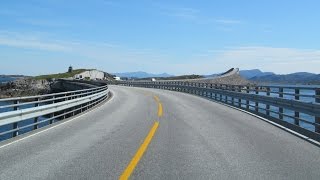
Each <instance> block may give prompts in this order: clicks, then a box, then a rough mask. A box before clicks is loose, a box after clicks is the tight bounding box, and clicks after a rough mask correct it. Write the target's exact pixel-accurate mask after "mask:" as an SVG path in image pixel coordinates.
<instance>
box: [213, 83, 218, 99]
mask: <svg viewBox="0 0 320 180" xmlns="http://www.w3.org/2000/svg"><path fill="white" fill-rule="evenodd" d="M214 89H216V90H217V89H218V85H217V84H214ZM214 100H218V94H217V92H215V93H214Z"/></svg>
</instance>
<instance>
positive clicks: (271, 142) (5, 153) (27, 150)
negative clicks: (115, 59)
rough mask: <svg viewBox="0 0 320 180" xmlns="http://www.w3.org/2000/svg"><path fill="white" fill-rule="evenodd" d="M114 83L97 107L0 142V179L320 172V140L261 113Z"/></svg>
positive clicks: (302, 175) (300, 175)
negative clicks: (291, 130)
mask: <svg viewBox="0 0 320 180" xmlns="http://www.w3.org/2000/svg"><path fill="white" fill-rule="evenodd" d="M110 90H111V91H112V92H113V94H114V96H113V97H112V98H111V99H110V100H109V101H108V102H106V103H105V104H103V105H102V106H100V107H99V108H97V109H94V110H93V111H92V112H89V113H87V114H85V115H82V116H80V117H77V118H74V119H71V120H68V121H62V122H61V123H60V124H59V123H58V124H56V125H54V126H51V127H50V129H40V130H39V131H35V132H32V133H31V134H27V135H21V136H20V137H18V138H17V139H12V140H10V141H6V142H2V143H0V179H1V180H5V179H118V178H119V177H120V176H121V175H123V174H124V172H125V170H128V169H130V168H131V170H132V174H131V179H320V148H319V147H317V146H315V145H313V144H311V143H309V142H307V141H304V140H302V139H300V138H298V137H296V136H294V135H292V134H290V133H288V132H286V131H284V130H281V129H279V128H277V127H275V126H273V125H270V124H268V123H266V122H264V121H262V120H260V119H258V118H255V117H253V116H250V115H248V114H246V113H243V112H240V111H237V110H234V109H231V108H228V107H226V106H223V105H220V104H217V103H214V102H211V101H208V100H205V99H203V98H200V97H196V96H192V95H189V94H184V93H178V92H171V91H164V90H157V89H142V88H128V87H117V86H110ZM154 96H156V97H154ZM160 106H161V107H160ZM160 111H162V112H160ZM155 122H159V124H158V127H156V128H154V129H153V130H154V134H152V135H153V136H152V135H151V136H148V135H150V133H151V131H152V128H153V127H154V125H155V124H156V123H155ZM147 136H148V137H149V140H150V142H145V140H147V139H148V138H146V137H147ZM147 145H149V146H147ZM143 146H144V148H145V149H144V150H145V151H143ZM141 148H142V151H143V152H145V153H144V154H143V156H142V154H140V157H137V158H136V159H135V158H134V157H136V156H137V154H139V150H141ZM139 160H140V161H139ZM130 162H136V164H135V165H133V166H130V165H128V164H129V163H130Z"/></svg>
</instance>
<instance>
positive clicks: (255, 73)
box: [240, 69, 274, 79]
mask: <svg viewBox="0 0 320 180" xmlns="http://www.w3.org/2000/svg"><path fill="white" fill-rule="evenodd" d="M268 75H274V73H273V72H262V71H260V70H259V69H252V70H242V71H240V76H242V77H243V78H246V79H251V78H253V77H261V76H268Z"/></svg>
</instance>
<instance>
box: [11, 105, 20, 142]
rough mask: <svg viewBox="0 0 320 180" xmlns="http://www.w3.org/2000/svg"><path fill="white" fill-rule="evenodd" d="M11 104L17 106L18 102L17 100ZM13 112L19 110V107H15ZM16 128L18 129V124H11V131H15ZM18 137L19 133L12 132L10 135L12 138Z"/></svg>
mask: <svg viewBox="0 0 320 180" xmlns="http://www.w3.org/2000/svg"><path fill="white" fill-rule="evenodd" d="M13 103H14V104H19V101H18V100H15V101H14V102H13ZM13 110H14V111H17V110H19V106H18V105H17V106H14V108H13ZM17 128H18V122H15V123H13V127H12V129H17ZM18 135H19V131H14V132H13V133H12V137H16V136H18Z"/></svg>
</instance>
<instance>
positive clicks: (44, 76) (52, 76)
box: [33, 69, 91, 80]
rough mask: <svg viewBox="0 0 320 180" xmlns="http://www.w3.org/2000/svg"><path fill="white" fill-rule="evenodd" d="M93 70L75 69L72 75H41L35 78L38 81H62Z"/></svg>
mask: <svg viewBox="0 0 320 180" xmlns="http://www.w3.org/2000/svg"><path fill="white" fill-rule="evenodd" d="M89 70H91V69H75V70H73V71H72V72H71V73H69V72H65V73H58V74H48V75H40V76H35V77H33V78H34V79H36V80H41V79H53V78H54V79H60V78H70V77H73V76H75V75H76V74H80V73H83V72H85V71H89Z"/></svg>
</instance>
